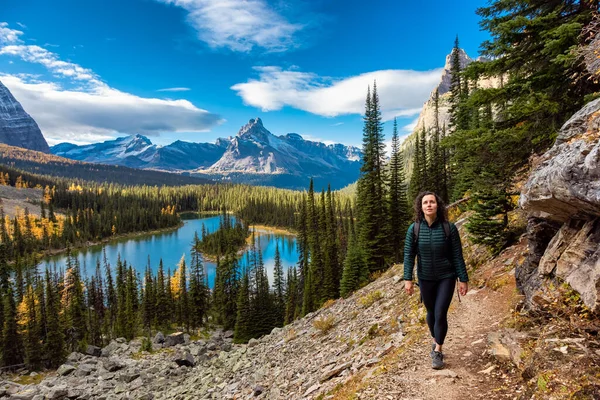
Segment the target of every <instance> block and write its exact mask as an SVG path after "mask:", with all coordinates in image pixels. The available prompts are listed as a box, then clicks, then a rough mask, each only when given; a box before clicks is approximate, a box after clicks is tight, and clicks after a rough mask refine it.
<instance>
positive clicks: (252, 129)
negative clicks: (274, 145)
mask: <svg viewBox="0 0 600 400" xmlns="http://www.w3.org/2000/svg"><path fill="white" fill-rule="evenodd" d="M270 135H271V132H269V131H268V130H267V129H266V128H265V127H264V126H263V123H262V120H261V119H260V118H258V117H257V118H252V119H251V120H250V121H248V123H247V124H246V125H244V126H242V128H241V129H240V131H239V132H238V134H237V136H238V137H240V138H242V139H247V140H256V141H259V142H263V143H269V136H270Z"/></svg>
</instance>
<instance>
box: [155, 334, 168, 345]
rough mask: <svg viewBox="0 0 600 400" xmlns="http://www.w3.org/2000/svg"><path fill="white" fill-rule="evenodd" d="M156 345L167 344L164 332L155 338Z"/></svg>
mask: <svg viewBox="0 0 600 400" xmlns="http://www.w3.org/2000/svg"><path fill="white" fill-rule="evenodd" d="M153 342H154V343H157V344H163V343H164V342H165V335H163V333H162V332H157V333H156V336H154V340H153Z"/></svg>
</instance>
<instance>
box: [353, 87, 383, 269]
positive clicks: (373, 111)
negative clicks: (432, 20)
mask: <svg viewBox="0 0 600 400" xmlns="http://www.w3.org/2000/svg"><path fill="white" fill-rule="evenodd" d="M383 140H384V137H383V127H382V124H381V111H380V109H379V97H378V95H377V88H376V86H374V87H373V93H372V95H371V94H370V91H367V100H366V104H365V117H364V128H363V163H362V166H361V175H360V178H359V180H358V182H357V205H358V209H359V210H360V214H359V232H360V242H361V245H362V247H363V248H364V251H365V256H366V260H367V264H368V266H369V271H371V272H375V271H381V270H383V269H385V268H386V266H387V265H386V259H387V257H388V256H389V253H390V248H389V246H388V237H389V218H388V217H387V215H386V212H387V210H388V207H387V204H386V197H387V194H386V193H385V190H384V188H385V173H384V171H383V157H384V156H385V154H384V150H383V149H384V147H385V145H384V142H383Z"/></svg>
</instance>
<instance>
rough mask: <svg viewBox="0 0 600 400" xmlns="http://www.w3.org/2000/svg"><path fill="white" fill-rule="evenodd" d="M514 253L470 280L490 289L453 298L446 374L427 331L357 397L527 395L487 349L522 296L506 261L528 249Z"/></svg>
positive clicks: (403, 347) (405, 345) (465, 399)
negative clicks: (435, 360) (434, 363)
mask: <svg viewBox="0 0 600 400" xmlns="http://www.w3.org/2000/svg"><path fill="white" fill-rule="evenodd" d="M511 250H512V251H511V253H512V254H506V255H505V257H501V258H499V259H498V260H497V261H496V262H495V263H493V264H494V265H491V266H488V267H487V268H486V270H485V271H480V272H479V273H477V274H474V276H473V277H472V280H473V281H474V282H487V283H488V286H483V285H482V286H483V287H482V288H471V289H470V290H469V293H468V294H467V295H466V296H464V297H462V298H461V300H462V301H461V302H459V301H458V299H457V297H456V295H455V296H454V299H453V301H452V305H451V307H450V312H449V329H448V336H447V338H446V343H445V344H444V355H445V362H446V367H445V368H444V369H443V370H440V371H435V370H433V369H432V368H431V358H430V356H429V353H430V351H431V338H430V335H429V331H428V330H427V329H426V328H425V327H424V328H423V330H422V333H421V334H419V335H417V336H416V337H415V336H413V340H412V341H409V342H405V343H403V344H402V345H401V350H400V351H399V352H398V353H397V355H395V356H394V357H393V358H392V360H391V361H388V362H387V363H386V365H385V367H384V368H382V369H381V371H379V372H380V373H375V374H373V376H372V377H370V378H369V379H368V382H367V385H366V387H364V388H363V389H361V390H359V391H358V393H357V394H358V398H360V399H390V400H393V399H413V400H414V399H423V400H425V399H445V400H453V399H457V400H458V399H460V400H468V399H518V398H519V397H520V396H519V393H521V392H523V390H524V388H523V381H522V379H521V378H520V377H519V376H517V375H516V373H515V372H513V371H514V368H513V369H510V368H501V367H500V366H499V364H498V363H497V362H496V361H495V360H494V358H493V356H492V355H491V354H490V351H489V347H488V334H490V333H492V332H497V331H499V330H500V329H502V327H504V326H506V323H507V322H509V321H510V319H511V316H512V309H513V307H514V306H515V304H516V303H517V301H518V297H519V296H518V293H517V291H516V288H515V282H514V269H511V270H507V267H506V266H505V265H504V261H505V260H506V259H507V258H508V259H510V257H511V256H512V257H513V259H514V257H516V256H518V254H519V253H520V252H522V251H523V250H524V249H523V247H522V246H516V247H515V248H513V249H511ZM473 278H474V279H473ZM489 286H492V287H494V288H495V290H494V289H492V288H490V287H489ZM417 295H418V294H417ZM421 307H422V306H421Z"/></svg>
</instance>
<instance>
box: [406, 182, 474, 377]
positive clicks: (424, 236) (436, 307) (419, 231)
mask: <svg viewBox="0 0 600 400" xmlns="http://www.w3.org/2000/svg"><path fill="white" fill-rule="evenodd" d="M415 256H417V260H418V263H417V275H418V279H419V287H420V289H421V298H422V300H423V304H425V308H426V309H427V325H428V326H429V331H430V332H431V337H432V339H433V343H432V345H431V364H432V368H434V369H441V368H443V367H444V354H443V353H442V346H443V345H444V339H445V338H446V333H447V332H448V319H447V316H448V308H449V307H450V302H451V301H452V295H453V293H454V288H455V284H456V279H457V278H458V280H459V283H458V291H459V293H460V295H462V296H464V295H465V294H466V293H467V290H468V288H469V286H468V283H467V282H468V280H469V277H468V275H467V268H466V266H465V261H464V259H463V255H462V246H461V243H460V236H459V234H458V230H457V229H456V226H454V224H452V223H450V222H448V218H447V212H446V206H445V205H444V202H443V201H442V199H441V198H440V197H439V196H438V195H437V194H435V193H433V192H422V193H420V194H419V195H418V196H417V198H416V199H415V222H414V223H412V224H411V225H410V227H409V228H408V231H407V232H406V241H405V243H404V290H405V291H406V293H408V294H409V295H412V294H413V292H414V286H413V269H414V261H415Z"/></svg>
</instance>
